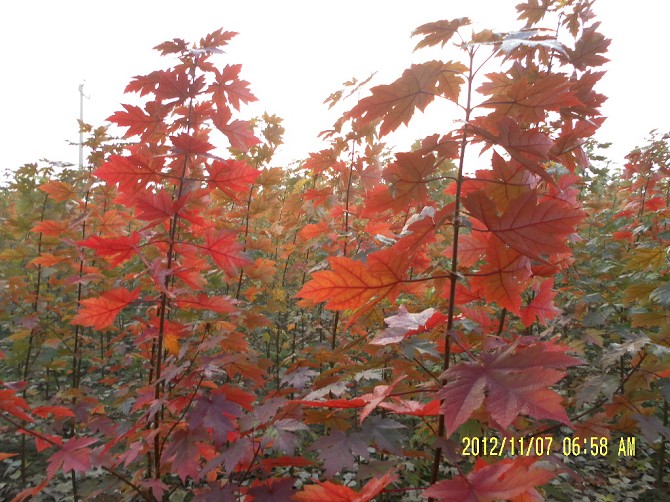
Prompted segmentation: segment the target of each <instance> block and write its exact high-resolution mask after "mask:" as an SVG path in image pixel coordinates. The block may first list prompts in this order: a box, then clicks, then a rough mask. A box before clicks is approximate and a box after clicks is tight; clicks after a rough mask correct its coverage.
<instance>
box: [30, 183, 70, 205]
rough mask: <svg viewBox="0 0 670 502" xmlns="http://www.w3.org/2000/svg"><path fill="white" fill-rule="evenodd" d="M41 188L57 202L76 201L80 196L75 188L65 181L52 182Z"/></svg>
mask: <svg viewBox="0 0 670 502" xmlns="http://www.w3.org/2000/svg"><path fill="white" fill-rule="evenodd" d="M39 188H40V190H42V191H43V192H45V193H48V194H49V196H51V198H52V199H53V200H55V201H56V202H63V201H65V200H70V199H74V198H76V197H77V195H78V193H77V191H76V190H75V189H74V187H73V186H72V185H70V184H69V183H65V182H64V181H58V180H51V181H48V182H46V183H44V184H42V185H40V187H39Z"/></svg>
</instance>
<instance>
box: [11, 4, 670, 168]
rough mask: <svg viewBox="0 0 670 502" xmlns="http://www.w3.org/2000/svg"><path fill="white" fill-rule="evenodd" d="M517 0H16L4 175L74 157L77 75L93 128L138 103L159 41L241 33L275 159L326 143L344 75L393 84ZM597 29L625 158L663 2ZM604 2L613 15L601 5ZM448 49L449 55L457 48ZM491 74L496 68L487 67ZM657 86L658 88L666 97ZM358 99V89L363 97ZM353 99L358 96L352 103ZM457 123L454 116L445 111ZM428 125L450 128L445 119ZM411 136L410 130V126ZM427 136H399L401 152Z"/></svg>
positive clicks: (661, 37) (645, 107)
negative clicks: (432, 25)
mask: <svg viewBox="0 0 670 502" xmlns="http://www.w3.org/2000/svg"><path fill="white" fill-rule="evenodd" d="M516 3H518V2H517V1H516V0H440V1H438V0H414V1H413V2H409V1H407V0H386V1H382V0H337V1H332V2H327V1H325V0H321V1H317V0H311V1H308V0H303V1H298V0H282V1H277V0H246V1H245V0H237V1H236V2H232V1H229V0H217V1H207V0H191V1H189V2H186V1H181V2H176V1H173V0H162V1H153V0H152V1H148V0H133V1H128V0H115V1H104V2H103V1H95V0H89V1H84V0H80V1H75V0H61V1H58V2H56V1H51V0H36V1H23V2H20V1H12V2H5V3H4V4H3V15H2V17H0V46H2V48H3V55H2V63H3V69H2V74H1V77H0V93H1V95H2V96H3V98H4V102H3V106H2V108H1V112H0V113H1V116H0V117H1V118H0V138H1V141H0V145H2V153H1V155H0V172H2V171H4V170H5V169H8V168H9V169H12V168H15V167H18V166H20V165H22V164H24V163H27V162H34V161H36V160H38V159H41V158H48V159H50V160H54V161H67V162H72V163H75V164H76V162H77V158H78V152H77V148H76V147H73V146H67V141H68V140H69V141H73V142H76V141H77V139H78V133H77V123H76V119H77V118H78V115H79V92H78V86H79V84H80V83H82V82H83V81H84V80H85V93H86V94H87V95H90V99H89V100H86V101H85V105H84V106H85V112H84V119H85V120H86V121H87V122H89V123H91V124H92V125H94V126H99V125H102V124H103V123H104V119H105V118H106V117H108V116H110V115H111V114H112V113H114V112H115V111H117V110H119V109H121V106H120V104H121V103H127V102H132V101H133V99H134V98H132V97H130V96H128V97H126V96H124V95H123V89H124V88H125V86H126V84H127V83H128V82H129V81H130V79H131V78H132V77H133V76H134V75H139V74H146V73H149V72H151V71H153V70H155V69H159V68H165V67H167V66H168V65H169V64H170V63H171V62H172V61H170V60H168V59H167V58H160V57H159V56H158V53H157V52H156V51H153V50H152V47H154V46H155V45H157V44H158V43H160V42H163V41H165V40H170V39H172V38H183V39H185V40H187V41H193V40H197V39H199V38H200V37H202V36H204V35H205V34H207V33H209V32H211V31H214V30H216V29H218V28H220V27H223V28H224V29H226V30H230V31H236V32H238V33H240V35H239V36H237V37H235V38H234V39H233V40H232V42H231V44H230V45H229V46H228V50H227V55H224V57H223V58H221V59H220V60H219V61H220V63H221V65H222V66H223V65H224V64H226V63H241V64H242V65H243V70H242V77H243V78H244V79H246V80H248V81H250V82H251V89H252V91H253V92H254V93H255V94H256V96H257V97H258V98H259V103H258V104H257V105H255V106H254V107H253V108H252V107H249V108H247V109H246V111H244V114H245V116H246V117H250V116H253V115H260V114H261V113H263V112H264V111H268V112H269V113H274V114H276V115H278V116H280V117H282V118H283V119H284V126H285V128H286V135H285V138H284V139H285V143H286V144H285V146H284V147H283V148H282V150H281V151H280V152H279V155H278V157H277V158H276V161H277V162H276V164H278V165H280V164H281V163H287V162H289V161H290V160H294V159H301V158H304V157H306V156H307V154H308V153H309V152H311V151H316V150H318V149H320V148H321V145H320V143H319V141H318V139H317V134H318V133H319V132H320V131H321V130H323V129H327V128H329V127H330V126H331V125H332V123H333V121H334V120H335V119H336V118H337V116H336V115H334V114H332V113H331V114H329V113H328V112H327V107H326V106H325V105H322V102H323V100H324V99H325V98H326V97H327V96H328V95H329V94H330V93H331V92H333V91H335V90H337V89H339V88H340V87H341V84H342V83H343V82H345V81H347V80H349V79H351V78H352V77H357V78H359V79H363V78H365V77H367V76H368V75H369V74H370V73H372V72H374V71H377V72H378V73H377V75H376V77H375V80H374V83H375V84H381V83H390V82H391V81H392V80H394V79H395V78H397V77H398V76H399V75H400V74H401V72H402V70H403V69H404V68H406V67H408V66H409V65H410V64H411V63H412V62H420V61H423V60H426V59H427V58H426V56H422V55H421V52H419V53H417V54H416V55H414V56H413V55H412V49H413V47H414V45H415V43H416V40H412V39H411V38H410V33H411V31H412V30H413V29H414V28H416V27H417V26H419V25H421V24H423V23H426V22H431V21H437V20H440V19H453V18H456V17H461V16H468V17H470V18H471V19H472V20H473V21H476V24H475V28H477V29H481V28H491V29H494V30H496V31H506V30H512V29H516V28H519V27H520V25H518V24H515V22H514V20H515V18H516V10H515V8H514V6H515V5H516ZM595 9H596V13H597V15H598V18H599V19H600V20H601V21H602V26H601V31H602V32H603V33H604V34H605V35H606V36H608V37H610V38H612V39H613V42H612V45H611V46H610V53H609V55H608V57H609V58H610V59H611V60H612V62H611V63H609V64H608V65H607V66H606V67H605V68H606V69H607V70H608V72H609V73H608V74H607V75H606V76H605V78H604V79H603V81H601V84H600V86H599V87H598V88H597V89H598V91H599V92H601V93H603V94H605V95H607V96H609V101H608V102H607V103H606V105H605V107H604V108H603V112H604V114H605V115H606V116H608V117H609V118H608V120H607V121H606V123H605V125H604V126H603V128H602V129H601V132H600V134H599V136H598V139H600V140H601V141H613V142H614V143H615V145H614V148H613V149H612V150H611V151H610V154H609V155H610V157H611V158H613V159H614V160H615V161H617V162H621V160H622V158H623V156H624V155H625V154H626V153H627V152H628V151H629V150H630V149H631V148H633V147H634V146H636V145H641V144H643V143H644V138H645V137H646V135H647V133H648V132H649V131H650V130H651V129H652V128H658V129H660V130H661V131H662V132H664V131H667V130H670V124H668V121H667V120H665V118H666V115H667V114H668V112H669V111H670V107H668V105H667V99H666V94H667V89H666V87H667V84H666V82H667V80H666V78H665V77H667V69H666V65H667V61H664V60H663V59H660V57H659V55H660V54H664V53H665V52H667V51H666V49H667V47H668V43H667V39H666V35H665V33H666V31H667V20H668V19H669V18H670V2H666V1H665V0H636V1H635V2H623V1H618V0H598V1H597V2H596V6H595ZM607 9H609V10H607ZM454 54H455V53H454V52H450V53H448V54H446V53H445V55H444V56H443V57H444V59H451V58H453V57H454ZM489 71H495V68H490V70H489ZM662 93H663V94H662ZM361 97H362V96H361ZM351 104H352V105H353V102H352V103H351ZM454 118H458V117H457V116H454V117H449V118H448V120H452V119H454ZM449 124H450V123H447V126H446V127H445V126H444V125H442V127H435V128H434V131H435V132H437V131H442V132H445V131H446V130H448V128H449ZM410 132H411V130H410ZM423 132H426V133H428V132H432V130H429V129H426V130H425V131H423V130H422V131H421V132H417V131H416V130H415V131H414V133H411V134H409V135H402V134H401V135H400V136H399V137H398V141H399V142H400V143H401V144H400V145H399V148H407V147H408V146H409V144H410V143H411V140H412V139H414V137H419V136H420V134H422V133H423Z"/></svg>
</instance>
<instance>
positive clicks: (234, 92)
mask: <svg viewBox="0 0 670 502" xmlns="http://www.w3.org/2000/svg"><path fill="white" fill-rule="evenodd" d="M241 69H242V65H239V64H235V65H226V66H225V68H224V69H223V70H222V71H219V70H217V69H216V68H214V83H213V84H212V85H210V86H209V88H208V89H207V92H213V93H214V94H213V98H214V101H215V102H216V104H217V107H219V108H227V107H228V104H230V106H232V107H233V108H235V109H236V110H239V109H240V103H251V102H252V101H256V96H254V95H253V94H252V93H251V91H250V90H249V82H247V81H246V80H241V79H240V78H239V76H240V70H241Z"/></svg>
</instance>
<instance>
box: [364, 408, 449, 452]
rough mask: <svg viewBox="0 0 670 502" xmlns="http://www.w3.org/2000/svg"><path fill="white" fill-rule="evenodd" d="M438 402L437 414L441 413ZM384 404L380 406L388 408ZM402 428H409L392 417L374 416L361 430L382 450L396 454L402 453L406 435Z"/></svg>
mask: <svg viewBox="0 0 670 502" xmlns="http://www.w3.org/2000/svg"><path fill="white" fill-rule="evenodd" d="M436 402H437V403H438V406H437V407H436V412H435V414H436V415H437V414H439V401H437V400H436ZM383 404H385V403H381V404H380V405H379V407H380V408H384V409H387V408H385V407H384V406H382V405H383ZM402 429H407V427H406V426H405V425H403V424H401V423H400V422H397V421H395V420H392V419H390V418H382V417H380V416H374V417H372V418H370V420H366V422H365V425H363V429H362V431H361V432H362V433H363V435H364V436H366V437H369V438H372V440H373V441H374V443H375V445H376V446H377V448H379V449H380V450H384V451H387V452H389V453H393V454H395V455H402V441H403V440H404V439H405V437H406V434H404V433H403V432H402Z"/></svg>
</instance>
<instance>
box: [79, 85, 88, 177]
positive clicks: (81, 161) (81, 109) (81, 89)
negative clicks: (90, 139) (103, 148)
mask: <svg viewBox="0 0 670 502" xmlns="http://www.w3.org/2000/svg"><path fill="white" fill-rule="evenodd" d="M84 82H86V80H84ZM84 98H86V99H88V96H86V95H84V84H83V83H81V84H79V170H80V171H81V170H82V169H83V168H84V131H83V130H82V128H81V126H82V124H83V123H84Z"/></svg>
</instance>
